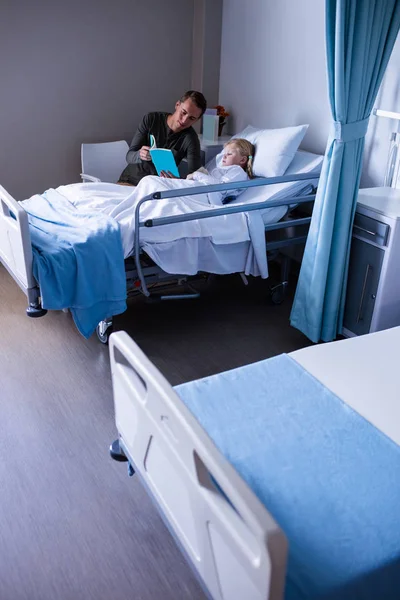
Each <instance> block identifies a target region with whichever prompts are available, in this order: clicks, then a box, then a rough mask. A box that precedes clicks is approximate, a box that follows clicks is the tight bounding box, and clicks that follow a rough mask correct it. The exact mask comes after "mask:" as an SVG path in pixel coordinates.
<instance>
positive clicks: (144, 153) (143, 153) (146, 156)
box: [139, 146, 151, 160]
mask: <svg viewBox="0 0 400 600" xmlns="http://www.w3.org/2000/svg"><path fill="white" fill-rule="evenodd" d="M149 150H150V146H142V147H141V148H140V150H139V156H140V158H141V160H151V156H150V152H149Z"/></svg>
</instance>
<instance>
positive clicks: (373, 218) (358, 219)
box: [343, 187, 400, 336]
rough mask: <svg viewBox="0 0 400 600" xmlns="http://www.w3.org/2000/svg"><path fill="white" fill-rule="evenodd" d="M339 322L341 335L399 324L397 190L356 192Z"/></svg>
mask: <svg viewBox="0 0 400 600" xmlns="http://www.w3.org/2000/svg"><path fill="white" fill-rule="evenodd" d="M343 325H344V327H343V335H346V336H353V335H361V334H364V333H369V332H372V331H380V330H381V329H388V328H389V327H395V326H397V325H400V190H397V189H394V188H389V187H377V188H367V189H361V190H360V191H359V194H358V202H357V209H356V214H355V219H354V227H353V238H352V244H351V252H350V265H349V278H348V284H347V295H346V305H345V314H344V322H343Z"/></svg>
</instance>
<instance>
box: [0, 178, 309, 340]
mask: <svg viewBox="0 0 400 600" xmlns="http://www.w3.org/2000/svg"><path fill="white" fill-rule="evenodd" d="M318 179H319V175H318V174H314V173H305V174H298V175H286V176H282V177H270V178H256V179H252V180H250V181H243V182H234V183H226V184H217V185H209V186H199V187H194V188H191V189H190V190H186V189H185V195H196V194H205V193H208V192H221V191H229V190H237V189H242V188H250V187H259V186H263V185H270V184H274V183H286V182H294V181H303V180H313V181H314V180H318ZM178 196H180V191H179V190H169V191H163V192H156V193H154V194H152V195H149V196H146V197H145V198H143V199H142V200H141V201H140V202H138V204H137V206H136V209H135V248H140V230H141V228H142V227H156V226H159V225H168V224H171V223H180V222H184V221H192V220H197V219H207V218H210V217H216V216H219V215H227V214H233V213H241V212H251V211H253V210H260V209H265V208H272V207H277V206H287V205H288V198H287V197H286V198H282V199H281V200H267V201H266V202H257V203H254V204H246V205H244V204H238V205H236V204H235V205H229V204H228V205H226V206H223V207H221V208H217V209H212V210H206V211H201V212H197V213H192V214H184V215H178V216H173V217H162V218H158V219H149V220H145V221H141V220H140V209H141V207H142V205H143V204H144V203H145V202H150V201H151V202H154V201H157V200H163V199H169V198H176V197H178ZM314 199H315V194H310V195H307V196H296V198H295V203H296V205H301V204H304V203H310V201H311V202H312V201H313V200H314ZM310 221H311V217H310V216H301V217H300V218H289V219H286V220H284V221H280V222H278V223H272V224H269V225H266V226H265V230H266V232H267V233H268V232H272V231H278V230H281V229H287V228H292V227H299V226H303V227H304V226H308V224H309V223H310ZM306 238H307V234H306V232H305V233H304V232H303V234H302V235H298V236H296V235H292V236H291V237H286V238H285V239H281V240H275V241H271V242H268V241H267V250H268V251H270V250H278V249H281V248H283V247H285V246H292V245H294V244H300V243H304V242H305V240H306ZM144 260H146V258H145V255H144V253H143V252H140V251H139V252H135V253H134V256H133V257H132V258H131V259H128V260H127V261H126V269H125V270H126V278H127V289H128V293H129V292H130V293H140V294H143V295H144V296H146V297H149V296H150V295H151V293H152V292H151V290H150V289H149V286H150V284H153V283H157V284H158V285H157V288H156V291H157V292H158V293H159V292H160V290H161V289H162V285H163V284H166V285H169V286H171V283H172V282H173V281H175V282H178V283H183V282H187V280H188V277H187V276H185V275H179V274H177V275H174V276H172V275H171V274H168V273H165V271H163V270H162V269H161V268H159V267H158V266H157V265H154V264H146V263H145V262H144ZM0 262H1V263H2V264H3V265H4V266H5V268H6V269H7V271H8V272H9V273H10V275H11V276H12V277H13V279H15V281H16V282H17V283H18V285H19V286H20V288H21V289H22V291H23V292H24V293H25V295H26V296H27V299H28V308H27V310H26V313H27V315H28V316H29V317H41V316H43V315H45V314H46V313H47V310H45V309H43V307H42V304H41V296H40V288H39V286H38V284H37V282H36V280H35V278H34V276H33V273H32V245H31V238H30V232H29V223H28V215H27V213H26V212H25V210H24V209H23V207H22V206H21V205H20V204H19V203H18V202H17V201H16V200H15V199H14V198H13V197H12V196H11V195H10V194H9V193H8V192H7V191H6V190H5V189H4V188H3V187H2V186H0ZM286 271H287V269H286ZM284 275H286V273H284ZM160 284H161V285H160ZM286 285H287V277H286V276H284V277H283V281H282V282H281V283H280V284H279V286H278V287H279V288H280V289H277V290H275V294H276V300H277V301H279V300H280V296H281V291H284V289H285V287H286ZM195 296H198V293H197V292H195V291H192V292H191V293H189V294H182V295H179V296H177V295H176V294H174V295H173V296H171V295H169V296H162V297H161V298H162V299H164V298H166V297H168V298H176V297H180V298H188V297H190V298H193V297H195ZM111 331H112V319H111V318H108V319H105V320H104V321H101V322H100V323H99V325H98V327H97V335H98V337H99V339H100V341H101V342H103V343H107V341H108V337H109V334H110V333H111Z"/></svg>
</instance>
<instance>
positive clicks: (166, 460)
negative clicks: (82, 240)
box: [110, 328, 400, 600]
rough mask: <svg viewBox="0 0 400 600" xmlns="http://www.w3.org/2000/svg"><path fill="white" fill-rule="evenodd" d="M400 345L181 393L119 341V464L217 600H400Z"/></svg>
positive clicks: (314, 358)
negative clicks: (135, 477)
mask: <svg viewBox="0 0 400 600" xmlns="http://www.w3.org/2000/svg"><path fill="white" fill-rule="evenodd" d="M399 346H400V328H395V329H391V330H386V331H382V332H378V333H374V334H370V335H367V336H362V337H358V338H353V339H349V340H343V341H337V342H332V343H330V344H325V345H320V346H313V347H309V348H305V349H303V350H299V351H296V352H293V353H291V354H289V355H281V356H278V357H274V358H272V359H268V360H266V361H262V362H260V363H255V364H252V365H248V366H244V367H241V368H238V369H234V370H233V371H228V372H225V373H221V374H219V375H215V376H212V377H207V378H205V379H203V380H199V381H194V382H190V383H187V384H184V385H180V386H177V387H176V388H175V389H173V388H171V386H170V385H169V384H168V382H167V381H166V380H165V379H164V377H163V376H162V375H161V374H160V373H159V371H158V370H157V369H156V368H155V367H154V365H153V364H152V363H151V362H150V361H149V360H148V359H147V358H146V356H145V355H144V354H143V353H142V352H141V350H140V349H139V348H138V347H137V346H136V345H135V343H134V342H133V341H132V340H131V339H130V338H129V336H128V335H127V334H126V333H117V334H114V335H113V336H111V343H110V355H111V366H112V379H113V390H114V403H115V416H116V425H117V429H118V433H119V440H118V441H116V442H115V443H114V444H113V452H112V455H113V457H116V458H124V456H125V457H127V458H128V459H129V465H130V469H131V470H132V468H134V469H135V470H136V471H137V472H138V473H139V474H140V475H141V478H142V481H143V482H144V484H145V487H146V488H147V489H148V491H149V493H150V496H151V497H152V498H153V500H154V501H155V503H156V505H157V506H158V508H159V509H160V512H161V514H162V516H163V517H164V519H165V522H166V523H167V525H168V526H169V528H170V530H171V532H172V533H173V535H174V536H175V538H176V540H177V542H178V544H179V546H180V547H181V549H182V550H183V552H184V554H185V555H186V557H187V558H188V560H189V562H190V564H191V565H192V566H193V568H194V570H195V572H196V573H197V574H198V575H199V578H200V580H201V581H202V583H203V586H204V590H205V592H206V593H207V594H208V596H209V597H210V598H213V599H218V600H221V599H224V600H244V599H246V600H261V599H263V600H266V599H274V600H278V599H282V598H285V600H300V599H301V600H302V599H306V598H307V599H317V598H318V599H324V600H326V599H330V600H333V599H335V600H336V599H344V600H350V599H357V600H372V599H374V600H378V599H382V600H383V599H385V600H392V599H393V600H394V599H397V598H399V597H400V519H399V507H400V447H399V445H400V402H399V393H398V384H397V370H398V364H397V363H398V358H397V357H398V348H399ZM133 518H134V515H133Z"/></svg>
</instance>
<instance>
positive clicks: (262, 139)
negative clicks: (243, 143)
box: [233, 125, 308, 177]
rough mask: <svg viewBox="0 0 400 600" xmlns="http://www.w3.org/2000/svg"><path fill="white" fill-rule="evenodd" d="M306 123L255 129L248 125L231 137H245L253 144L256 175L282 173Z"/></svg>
mask: <svg viewBox="0 0 400 600" xmlns="http://www.w3.org/2000/svg"><path fill="white" fill-rule="evenodd" d="M307 129H308V125H298V126H296V127H283V128H281V129H256V128H255V127H252V126H251V125H248V127H246V128H245V129H243V131H241V132H240V133H237V134H236V135H234V136H233V138H245V139H246V140H249V142H251V143H252V144H254V145H255V148H256V151H255V155H254V161H253V173H254V175H255V176H257V177H279V176H280V175H283V174H284V172H285V171H286V169H287V168H288V166H289V165H290V163H291V162H292V160H293V158H294V155H295V153H296V151H297V149H298V147H299V146H300V144H301V142H302V140H303V138H304V136H305V134H306V131H307Z"/></svg>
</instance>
